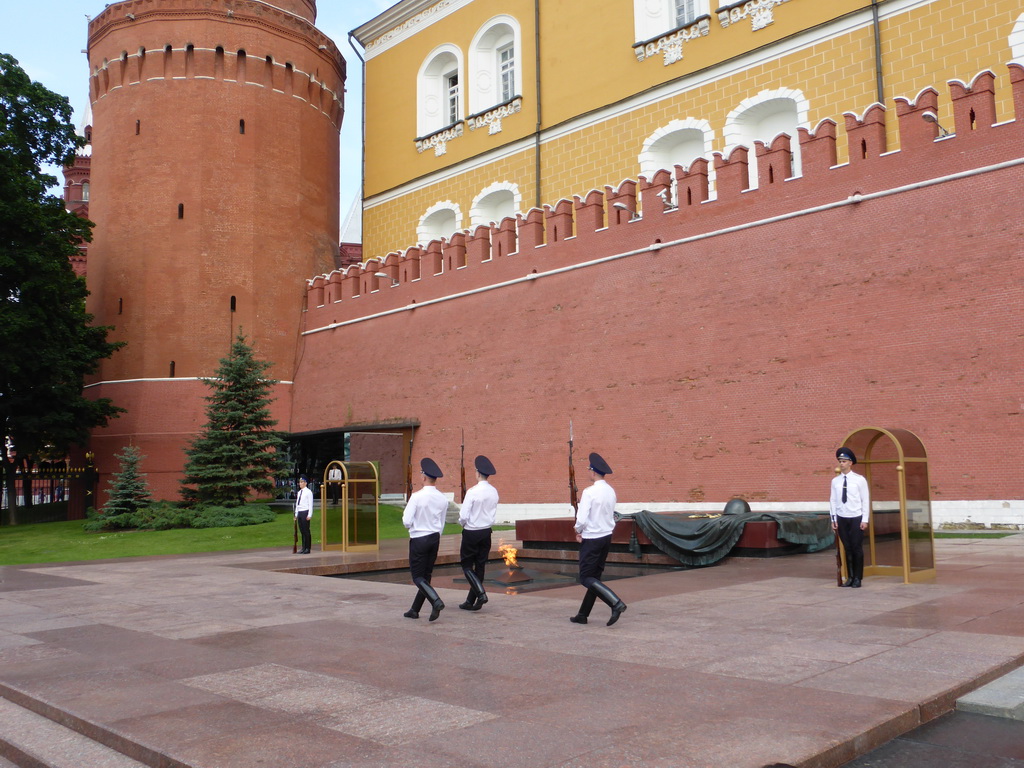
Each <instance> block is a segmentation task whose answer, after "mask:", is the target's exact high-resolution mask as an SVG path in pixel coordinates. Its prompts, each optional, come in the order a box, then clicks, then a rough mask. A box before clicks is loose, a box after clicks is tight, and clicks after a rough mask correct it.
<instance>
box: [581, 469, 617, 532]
mask: <svg viewBox="0 0 1024 768" xmlns="http://www.w3.org/2000/svg"><path fill="white" fill-rule="evenodd" d="M615 501H616V499H615V489H614V488H612V487H611V486H610V485H608V483H607V482H605V481H604V480H598V481H596V482H595V483H594V484H593V485H591V486H590V487H588V488H584V489H583V493H582V494H581V495H580V510H579V513H578V514H577V515H576V526H575V528H576V533H578V534H579V535H580V536H582V537H583V538H584V539H599V538H601V537H602V536H608V535H609V534H611V532H612V531H613V530H615Z"/></svg>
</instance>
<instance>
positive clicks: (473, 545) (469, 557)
mask: <svg viewBox="0 0 1024 768" xmlns="http://www.w3.org/2000/svg"><path fill="white" fill-rule="evenodd" d="M490 554H491V529H490V528H484V529H482V530H479V531H467V530H463V531H462V545H461V546H460V547H459V557H460V558H462V567H463V568H465V569H469V570H471V571H473V573H475V574H476V575H477V576H478V577H479V578H480V580H481V581H483V579H484V571H485V569H486V568H487V557H488V556H489V555H490Z"/></svg>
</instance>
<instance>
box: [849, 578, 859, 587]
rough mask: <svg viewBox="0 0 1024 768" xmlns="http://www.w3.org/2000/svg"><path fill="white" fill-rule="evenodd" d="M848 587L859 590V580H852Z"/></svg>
mask: <svg viewBox="0 0 1024 768" xmlns="http://www.w3.org/2000/svg"><path fill="white" fill-rule="evenodd" d="M850 586H851V587H853V588H854V589H860V579H854V580H853V583H852V584H851V585H850Z"/></svg>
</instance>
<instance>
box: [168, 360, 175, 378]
mask: <svg viewBox="0 0 1024 768" xmlns="http://www.w3.org/2000/svg"><path fill="white" fill-rule="evenodd" d="M169 373H170V376H169V377H168V378H171V379H173V378H174V361H173V360H171V369H170V371H169Z"/></svg>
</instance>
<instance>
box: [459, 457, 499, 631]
mask: <svg viewBox="0 0 1024 768" xmlns="http://www.w3.org/2000/svg"><path fill="white" fill-rule="evenodd" d="M473 466H474V467H475V468H476V480H477V483H476V485H474V486H473V487H472V488H470V489H469V490H468V491H467V492H466V494H465V496H464V497H463V500H462V509H461V510H460V511H459V525H461V526H462V546H461V548H460V551H459V555H460V556H461V558H462V572H463V573H464V574H466V580H467V581H468V582H469V596H468V597H467V598H466V602H464V603H460V604H459V608H461V609H462V610H464V611H479V610H480V609H481V608H482V607H483V605H484V603H486V602H487V593H486V592H485V591H484V572H485V569H486V567H487V557H488V555H490V553H491V526H492V525H494V516H495V514H496V513H497V511H498V491H497V490H496V489H495V488H494V486H493V485H491V484H490V482H488V478H489V477H491V475H494V474H496V473H495V471H494V465H493V464H492V463H491V460H490V459H488V458H487V457H486V456H477V457H476V459H475V460H474V461H473Z"/></svg>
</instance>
